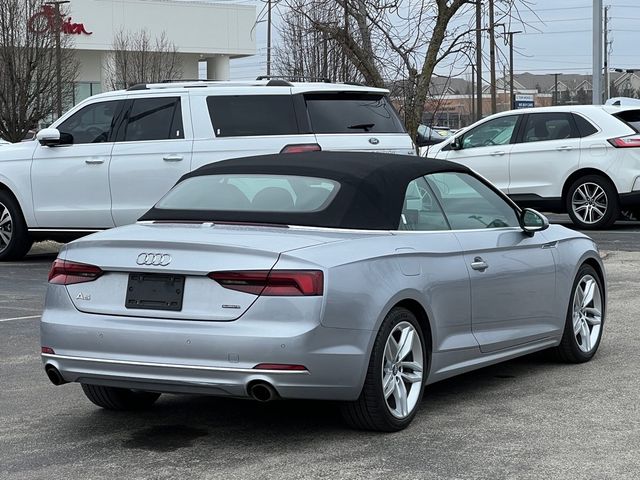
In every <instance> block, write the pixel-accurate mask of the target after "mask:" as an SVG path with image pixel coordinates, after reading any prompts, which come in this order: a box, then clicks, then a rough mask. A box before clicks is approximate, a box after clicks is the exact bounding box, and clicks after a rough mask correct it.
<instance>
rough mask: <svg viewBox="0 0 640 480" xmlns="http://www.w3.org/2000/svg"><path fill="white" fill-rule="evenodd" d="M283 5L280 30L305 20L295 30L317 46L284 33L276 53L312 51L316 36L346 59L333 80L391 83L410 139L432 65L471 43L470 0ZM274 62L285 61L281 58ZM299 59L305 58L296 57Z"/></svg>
mask: <svg viewBox="0 0 640 480" xmlns="http://www.w3.org/2000/svg"><path fill="white" fill-rule="evenodd" d="M516 2H520V3H523V4H525V5H526V4H527V3H528V0H501V1H499V2H498V3H499V4H500V5H501V7H502V8H503V9H505V10H506V11H511V6H512V5H513V4H514V3H516ZM284 3H285V5H286V9H287V11H286V14H284V15H283V17H285V23H284V27H285V30H287V29H288V26H289V25H299V24H303V25H305V26H306V28H302V29H299V33H298V34H299V35H301V34H304V33H305V32H307V33H306V34H307V35H308V36H310V37H311V40H310V41H309V43H311V45H312V47H313V46H314V45H316V48H315V49H314V48H310V49H299V48H298V44H297V43H295V42H293V41H292V39H291V38H287V36H286V35H283V45H282V47H281V48H280V49H279V50H278V52H277V53H281V52H284V53H285V59H286V58H287V57H289V58H291V56H293V55H300V54H302V55H308V54H309V52H315V51H317V45H318V44H319V45H322V44H323V43H322V42H320V43H318V40H317V38H318V34H321V35H322V36H323V37H322V38H327V39H328V41H329V42H330V43H329V45H335V46H337V47H338V48H339V49H341V50H342V52H343V54H344V55H346V57H347V59H348V66H347V67H346V68H345V70H344V72H343V75H338V76H336V77H335V78H337V79H342V80H345V79H349V75H353V73H351V72H357V73H356V75H355V76H358V77H360V78H362V79H363V80H364V82H366V83H367V84H368V85H372V86H376V87H386V88H390V90H391V92H392V97H394V99H396V100H397V101H398V102H399V103H401V105H402V109H403V114H404V118H405V124H406V127H407V129H408V130H409V133H410V134H411V135H412V137H414V138H415V134H416V131H417V128H418V125H419V123H420V120H421V117H422V113H423V111H424V107H425V102H426V100H427V98H428V97H429V87H430V83H431V78H432V75H433V72H434V69H435V68H436V66H437V65H444V66H451V63H449V64H447V62H448V61H449V60H450V59H451V57H452V56H453V57H455V54H456V53H459V52H462V51H466V50H468V49H470V48H471V46H472V41H471V40H472V35H471V34H472V33H473V32H474V27H475V25H474V17H473V15H472V13H473V11H474V7H475V3H476V0H307V1H300V0H284ZM466 13H469V14H471V15H470V16H468V15H464V14H466ZM301 19H302V20H301ZM345 19H346V21H345ZM501 20H503V19H501ZM310 32H312V33H310ZM313 32H315V33H313ZM314 36H315V39H314ZM284 42H286V43H284ZM314 55H315V53H314ZM278 56H279V55H277V57H278ZM458 60H459V59H458ZM277 61H278V62H279V63H280V64H285V63H286V62H287V61H288V60H282V59H278V60H277ZM307 63H311V62H307ZM298 64H301V65H302V64H304V62H300V61H299V60H298Z"/></svg>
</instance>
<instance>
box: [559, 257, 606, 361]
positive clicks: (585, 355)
mask: <svg viewBox="0 0 640 480" xmlns="http://www.w3.org/2000/svg"><path fill="white" fill-rule="evenodd" d="M591 289H593V290H591ZM587 291H589V292H590V293H588V294H587V298H586V299H585V298H584V297H585V293H586V292H587ZM589 297H590V298H591V299H589ZM604 320H605V292H604V289H603V287H602V280H601V279H600V277H599V276H598V273H597V272H596V271H595V269H594V268H593V267H592V266H591V265H587V264H584V265H582V266H581V267H580V269H579V270H578V274H577V275H576V278H575V280H574V282H573V288H572V289H571V297H570V298H569V307H568V309H567V318H566V321H565V326H564V333H563V334H562V340H561V341H560V345H558V346H557V347H556V348H555V350H556V353H557V354H558V357H559V358H560V359H561V360H562V361H564V362H567V363H584V362H588V361H589V360H591V359H592V358H593V356H594V355H595V354H596V351H597V350H598V347H599V346H600V340H601V339H602V331H603V327H604ZM587 347H588V348H587Z"/></svg>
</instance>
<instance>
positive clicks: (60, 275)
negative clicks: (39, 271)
mask: <svg viewBox="0 0 640 480" xmlns="http://www.w3.org/2000/svg"><path fill="white" fill-rule="evenodd" d="M103 273H104V272H103V271H102V269H101V268H100V267H96V266H95V265H87V264H86V263H76V262H68V261H66V260H60V259H59V258H58V259H56V260H55V261H54V262H53V265H51V270H50V271H49V283H55V284H57V285H73V284H74V283H84V282H93V281H94V280H95V279H96V278H98V277H100V276H101V275H102V274H103Z"/></svg>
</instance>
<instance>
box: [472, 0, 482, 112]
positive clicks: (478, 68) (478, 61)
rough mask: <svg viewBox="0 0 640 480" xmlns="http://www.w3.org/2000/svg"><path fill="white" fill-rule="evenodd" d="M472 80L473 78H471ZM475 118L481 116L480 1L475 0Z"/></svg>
mask: <svg viewBox="0 0 640 480" xmlns="http://www.w3.org/2000/svg"><path fill="white" fill-rule="evenodd" d="M472 81H473V80H472ZM476 92H477V95H478V97H477V98H476V120H480V119H481V118H482V1H481V0H476Z"/></svg>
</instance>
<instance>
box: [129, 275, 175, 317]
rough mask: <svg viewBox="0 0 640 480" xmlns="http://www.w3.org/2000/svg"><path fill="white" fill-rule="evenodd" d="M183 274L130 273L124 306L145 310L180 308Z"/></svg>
mask: <svg viewBox="0 0 640 480" xmlns="http://www.w3.org/2000/svg"><path fill="white" fill-rule="evenodd" d="M183 295H184V275H165V274H163V273H130V274H129V283H128V285H127V298H126V300H125V307H126V308H139V309H145V310H172V311H174V312H179V311H180V310H182V297H183Z"/></svg>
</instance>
